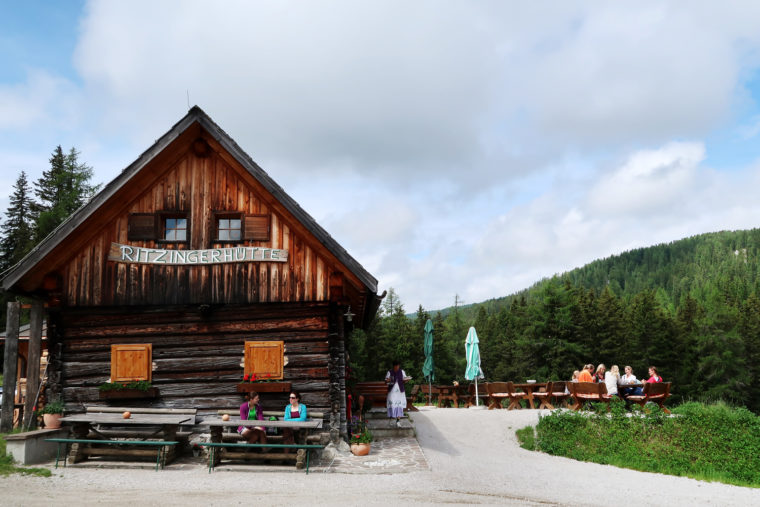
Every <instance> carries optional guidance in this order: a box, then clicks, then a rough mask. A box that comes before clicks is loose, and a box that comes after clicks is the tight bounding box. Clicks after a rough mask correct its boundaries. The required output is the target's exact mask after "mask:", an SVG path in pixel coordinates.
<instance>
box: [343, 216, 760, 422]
mask: <svg viewBox="0 0 760 507" xmlns="http://www.w3.org/2000/svg"><path fill="white" fill-rule="evenodd" d="M759 254H760V229H752V230H746V231H733V232H717V233H710V234H703V235H699V236H694V237H690V238H686V239H683V240H679V241H674V242H672V243H669V244H663V245H657V246H652V247H648V248H641V249H637V250H632V251H630V252H626V253H623V254H621V255H617V256H614V257H610V258H607V259H602V260H598V261H595V262H592V263H590V264H588V265H586V266H584V267H582V268H579V269H576V270H573V271H570V272H568V273H565V274H563V275H561V276H555V277H553V278H551V279H545V280H542V281H540V282H538V283H536V284H535V285H534V286H532V287H530V288H529V289H526V290H524V291H521V292H519V293H517V294H513V295H510V296H507V297H503V298H499V299H493V300H489V301H485V302H483V303H480V304H473V305H469V306H466V307H458V306H454V307H451V308H447V309H444V310H441V311H439V312H435V313H432V312H428V311H426V310H425V309H423V308H422V307H419V308H418V309H417V312H416V314H413V315H407V314H406V312H405V309H404V307H403V304H402V302H401V300H400V297H399V295H398V294H396V293H395V291H393V290H391V291H389V294H388V295H387V296H386V298H385V300H384V303H383V305H382V308H381V310H380V313H379V314H378V318H377V319H376V320H375V322H374V323H373V326H372V328H371V329H370V330H369V331H368V332H366V333H365V332H361V331H355V332H354V334H353V335H352V337H351V341H350V350H351V357H352V367H353V369H354V370H355V375H356V376H357V378H359V379H362V380H375V379H381V378H383V377H384V375H385V371H386V370H387V369H388V366H389V363H390V362H391V361H392V360H393V359H394V358H397V359H398V360H400V361H401V363H402V367H403V368H404V369H405V370H406V372H407V374H409V375H412V376H413V377H414V380H413V382H414V383H418V382H424V380H423V378H422V363H423V360H424V354H423V327H424V325H425V321H426V320H427V318H432V321H433V325H434V337H435V353H434V359H435V367H436V370H435V371H436V380H435V382H436V383H450V382H451V381H453V380H459V381H463V376H464V370H465V364H466V362H465V355H464V340H465V337H466V334H467V330H468V328H469V326H471V325H472V326H474V327H475V329H476V330H477V333H478V337H479V339H480V351H481V361H482V368H483V372H484V374H485V376H486V380H487V381H488V380H493V381H495V380H515V381H525V380H527V379H529V378H530V379H538V380H539V381H541V380H569V379H570V377H571V375H572V372H573V370H576V369H580V368H581V367H582V365H583V364H586V363H593V364H595V365H597V364H599V363H604V364H605V365H607V367H608V368H609V367H610V366H611V365H613V364H617V365H618V366H619V367H620V370H621V371H622V370H623V366H624V365H631V366H632V367H633V369H634V374H636V375H637V377H638V378H642V377H644V378H646V376H647V375H646V373H647V367H648V366H650V365H654V366H656V367H657V369H658V372H659V373H660V374H661V376H662V377H663V378H664V379H665V380H666V381H672V382H673V383H674V384H673V388H674V390H673V396H674V400H673V402H674V403H679V402H680V401H683V400H707V401H709V400H718V399H722V400H725V401H727V402H729V403H732V404H736V405H744V406H746V407H748V408H749V409H751V410H753V411H755V412H760V298H759V297H758V296H759V295H760V276H758V274H759V273H760V260H759V259H760V256H759Z"/></svg>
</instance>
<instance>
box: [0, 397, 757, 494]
mask: <svg viewBox="0 0 760 507" xmlns="http://www.w3.org/2000/svg"><path fill="white" fill-rule="evenodd" d="M538 413H539V412H538V411H534V410H522V411H510V412H508V411H506V410H494V411H485V410H484V411H478V410H465V409H434V410H424V411H421V412H418V413H413V414H412V418H413V421H414V424H415V427H416V429H417V435H418V440H419V443H420V445H421V447H422V449H423V451H424V453H425V457H426V458H427V461H428V463H429V465H430V470H429V471H418V472H411V473H403V474H378V475H373V474H360V475H355V474H354V475H349V474H341V473H327V474H326V473H319V472H313V473H311V474H309V475H305V474H304V473H303V472H295V471H287V472H283V471H272V469H271V468H269V469H262V468H257V467H255V466H250V467H241V468H240V470H239V471H218V472H215V473H213V474H208V473H207V470H206V468H205V467H203V466H200V465H197V464H193V465H185V466H176V467H175V466H174V465H173V466H172V467H170V468H167V469H166V470H164V471H161V472H153V471H152V470H133V469H85V468H67V469H64V470H61V469H59V470H57V471H54V476H53V477H52V478H39V477H24V476H19V475H14V476H10V477H5V478H0V491H2V495H1V496H0V504H2V505H19V506H21V505H24V506H28V505H50V504H52V503H53V502H56V503H58V504H61V505H93V504H98V503H103V502H107V503H109V504H112V505H158V504H161V505H180V504H184V505H237V504H248V505H250V504H252V503H254V504H255V503H264V504H266V505H285V504H293V505H304V504H331V505H361V504H365V505H367V504H369V505H380V504H386V505H387V504H388V503H389V502H394V503H404V504H408V503H416V504H429V505H434V504H443V503H466V504H499V505H581V504H582V505H584V506H585V507H589V506H595V505H599V506H602V505H610V504H619V503H620V504H625V505H636V506H639V505H669V506H681V505H683V506H687V505H688V506H692V505H716V506H717V505H720V506H723V505H743V506H746V505H760V489H749V488H740V487H736V486H727V485H724V484H719V483H706V482H700V481H695V480H692V479H685V478H680V477H671V476H664V475H659V474H649V473H643V472H636V471H632V470H624V469H619V468H615V467H611V466H603V465H596V464H591V463H581V462H577V461H573V460H569V459H565V458H556V457H551V456H548V455H545V454H541V453H535V452H528V451H524V450H523V449H520V448H519V446H518V445H517V441H516V439H515V436H514V432H515V430H516V429H518V428H521V427H523V426H526V425H529V424H535V423H536V421H537V417H538Z"/></svg>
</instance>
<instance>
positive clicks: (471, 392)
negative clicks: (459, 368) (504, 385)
mask: <svg viewBox="0 0 760 507" xmlns="http://www.w3.org/2000/svg"><path fill="white" fill-rule="evenodd" d="M460 387H462V386H460ZM460 397H461V398H462V400H463V401H464V407H465V408H469V407H472V406H475V383H472V384H469V385H468V386H467V391H466V393H462V394H461V395H460ZM478 400H480V401H482V403H483V404H484V405H485V406H488V400H489V396H488V383H487V382H481V383H478Z"/></svg>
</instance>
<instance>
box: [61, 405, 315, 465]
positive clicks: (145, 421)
mask: <svg viewBox="0 0 760 507" xmlns="http://www.w3.org/2000/svg"><path fill="white" fill-rule="evenodd" d="M124 412H130V417H129V418H124V417H123V414H124ZM225 414H228V415H234V416H237V418H235V419H232V418H230V419H229V420H226V421H225V420H224V419H223V417H222V416H224V415H225ZM239 415H240V414H239V412H238V411H234V410H220V411H219V413H218V415H217V416H216V417H206V418H205V419H203V420H201V421H198V420H197V413H196V410H195V409H155V408H132V407H101V406H88V407H86V412H85V413H84V414H76V415H71V416H67V417H63V418H62V419H61V421H62V422H63V423H65V424H68V425H70V426H71V436H70V437H69V438H51V439H46V440H47V441H50V442H55V443H57V444H58V451H57V455H56V463H55V466H56V468H57V467H58V463H59V462H60V460H61V458H63V461H64V466H66V464H67V463H68V462H71V463H78V462H80V461H83V460H85V459H87V458H90V457H103V456H110V457H116V456H117V457H120V458H123V459H131V458H134V457H146V456H150V457H153V456H155V459H156V467H155V469H156V470H159V469H163V468H164V466H166V464H168V463H170V462H171V461H172V460H173V459H174V458H175V457H176V455H177V451H176V448H177V446H178V445H179V444H180V439H179V438H178V436H177V434H178V431H179V429H180V427H183V426H187V427H194V426H203V427H205V426H208V428H209V432H210V433H209V434H210V438H209V440H210V441H209V442H204V443H200V444H198V445H199V446H200V447H206V448H208V449H209V453H208V456H209V462H208V463H209V472H211V471H213V470H214V467H216V466H217V465H218V464H219V462H220V461H221V460H222V459H243V460H248V459H256V460H262V459H263V460H272V461H295V464H296V468H298V469H301V468H304V467H305V468H306V472H307V473H308V471H309V452H310V451H313V450H317V449H323V448H324V447H325V445H326V442H323V441H322V439H323V436H321V435H311V434H308V433H309V432H310V431H311V430H316V429H320V428H321V427H322V419H323V417H324V414H322V413H320V412H312V413H311V416H312V417H313V419H310V420H306V421H283V420H279V419H278V416H282V413H281V412H268V411H265V412H264V416H265V417H266V418H267V420H264V421H259V420H257V421H255V424H256V426H262V427H265V428H290V429H292V430H293V431H294V436H295V439H296V442H294V443H292V444H289V443H288V444H286V443H283V442H282V436H278V435H272V436H270V437H269V439H268V442H267V443H266V444H249V443H245V442H241V441H240V440H241V439H242V437H241V436H240V435H239V434H238V433H237V432H236V431H229V430H231V429H233V428H237V427H238V426H245V425H250V424H251V423H252V421H248V420H240V419H239ZM269 418H272V419H274V420H269ZM225 429H228V431H227V432H226V433H225V431H224V430H225ZM62 450H63V452H62ZM274 450H277V451H280V452H279V453H278V452H274ZM290 450H295V451H296V452H295V453H293V454H290V453H289V451H290ZM251 451H265V452H260V453H258V452H251Z"/></svg>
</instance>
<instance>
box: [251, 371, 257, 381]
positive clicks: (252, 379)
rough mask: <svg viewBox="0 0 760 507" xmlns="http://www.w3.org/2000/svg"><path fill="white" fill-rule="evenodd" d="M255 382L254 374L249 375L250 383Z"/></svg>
mask: <svg viewBox="0 0 760 507" xmlns="http://www.w3.org/2000/svg"><path fill="white" fill-rule="evenodd" d="M255 380H256V374H255V373H252V374H251V382H254V381H255Z"/></svg>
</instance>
